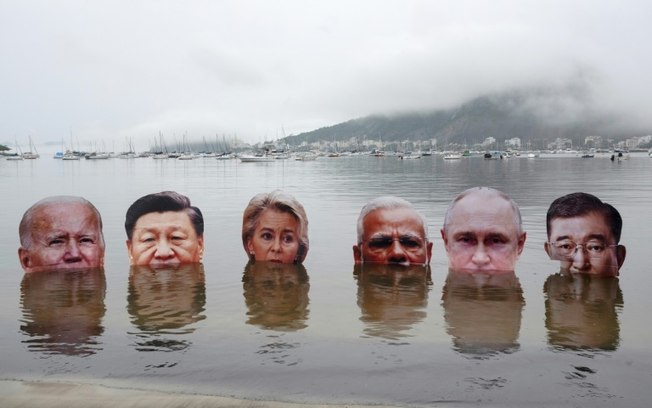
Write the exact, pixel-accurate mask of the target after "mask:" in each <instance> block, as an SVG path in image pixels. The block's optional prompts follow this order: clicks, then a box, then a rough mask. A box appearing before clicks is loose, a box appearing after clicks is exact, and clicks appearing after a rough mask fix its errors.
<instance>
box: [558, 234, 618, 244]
mask: <svg viewBox="0 0 652 408" xmlns="http://www.w3.org/2000/svg"><path fill="white" fill-rule="evenodd" d="M565 239H568V240H571V241H573V238H572V237H571V236H570V235H562V236H559V237H557V239H556V240H555V242H559V241H563V240H565ZM592 239H597V240H600V241H605V242H606V241H607V237H605V236H604V235H603V234H591V235H589V236H588V237H587V239H586V241H590V240H592Z"/></svg>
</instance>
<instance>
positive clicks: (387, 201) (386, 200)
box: [357, 196, 428, 243]
mask: <svg viewBox="0 0 652 408" xmlns="http://www.w3.org/2000/svg"><path fill="white" fill-rule="evenodd" d="M397 208H407V209H410V210H412V211H414V212H415V213H416V214H417V215H418V216H419V219H420V220H421V224H422V225H423V233H424V238H425V239H426V240H427V239H428V223H427V222H426V219H425V217H424V216H423V215H421V214H419V212H418V211H417V210H416V209H415V208H414V206H413V205H412V203H410V202H409V201H407V200H405V199H403V198H400V197H395V196H383V197H378V198H374V199H373V200H371V201H369V202H368V203H367V204H366V205H365V206H364V207H362V210H360V215H359V216H358V225H357V231H358V243H361V242H362V237H363V236H364V219H365V218H366V217H367V215H369V214H370V213H372V212H373V211H376V210H394V209H397Z"/></svg>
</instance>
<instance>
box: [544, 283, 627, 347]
mask: <svg viewBox="0 0 652 408" xmlns="http://www.w3.org/2000/svg"><path fill="white" fill-rule="evenodd" d="M543 293H544V295H545V306H546V329H547V330H548V343H549V344H550V345H552V346H556V347H560V348H564V349H599V350H615V349H616V348H617V347H618V344H619V341H620V324H619V322H618V313H620V311H621V310H622V307H623V294H622V292H621V290H620V284H619V281H618V278H616V277H600V276H593V275H587V274H571V273H567V272H560V273H557V274H555V275H551V276H550V277H548V279H547V280H546V283H545V284H544V287H543Z"/></svg>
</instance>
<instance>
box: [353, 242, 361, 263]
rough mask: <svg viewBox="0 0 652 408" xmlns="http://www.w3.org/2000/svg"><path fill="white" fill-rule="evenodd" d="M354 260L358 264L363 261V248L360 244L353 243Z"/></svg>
mask: <svg viewBox="0 0 652 408" xmlns="http://www.w3.org/2000/svg"><path fill="white" fill-rule="evenodd" d="M353 260H354V261H355V263H356V264H357V265H359V264H361V263H362V249H361V248H360V246H359V245H353Z"/></svg>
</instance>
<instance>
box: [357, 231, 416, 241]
mask: <svg viewBox="0 0 652 408" xmlns="http://www.w3.org/2000/svg"><path fill="white" fill-rule="evenodd" d="M401 238H419V239H424V240H425V237H421V235H419V234H414V233H409V232H408V233H404V234H400V235H399V236H398V239H401ZM370 239H392V234H387V233H383V232H378V233H376V234H372V235H371V236H370V237H369V238H367V240H370Z"/></svg>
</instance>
